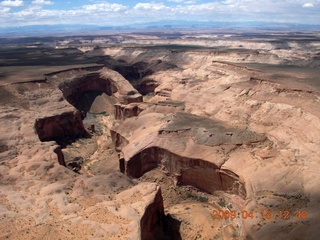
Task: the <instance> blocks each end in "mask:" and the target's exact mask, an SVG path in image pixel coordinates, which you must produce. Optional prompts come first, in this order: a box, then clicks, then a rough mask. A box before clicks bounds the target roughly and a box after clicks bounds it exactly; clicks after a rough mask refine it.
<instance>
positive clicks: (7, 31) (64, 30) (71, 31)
mask: <svg viewBox="0 0 320 240" xmlns="http://www.w3.org/2000/svg"><path fill="white" fill-rule="evenodd" d="M237 29H239V30H241V29H249V30H283V31H288V30H293V31H303V30H320V25H308V24H295V23H272V22H197V21H158V22H150V23H140V24H132V25H124V26H97V25H80V24H79V25H61V24H59V25H58V24H57V25H32V26H21V27H0V37H14V36H17V37H18V36H53V35H75V34H90V33H92V34H99V33H105V32H131V31H153V30H155V31H163V30H237Z"/></svg>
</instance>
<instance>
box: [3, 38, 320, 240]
mask: <svg viewBox="0 0 320 240" xmlns="http://www.w3.org/2000/svg"><path fill="white" fill-rule="evenodd" d="M19 41H20V42H19V43H15V44H13V43H12V44H2V45H0V108H1V111H0V132H1V134H0V238H1V239H134V240H135V239H184V240H189V239H206V240H207V239H318V236H319V233H320V209H319V206H320V191H319V185H320V175H319V170H320V167H319V165H320V150H319V149H320V148H319V146H320V33H318V32H286V33H280V32H257V33H249V32H248V33H236V32H233V33H221V32H220V33H209V32H206V33H199V32H194V33H189V32H179V33H176V32H175V33H173V32H166V33H155V32H153V33H139V34H138V33H137V34H133V33H132V34H117V35H110V36H81V37H59V38H58V37H57V38H38V39H35V40H34V39H31V40H30V39H29V40H28V41H27V40H26V39H20V40H19ZM6 42H8V41H6ZM0 43H1V41H0Z"/></svg>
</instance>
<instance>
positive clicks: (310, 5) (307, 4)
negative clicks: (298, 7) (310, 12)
mask: <svg viewBox="0 0 320 240" xmlns="http://www.w3.org/2000/svg"><path fill="white" fill-rule="evenodd" d="M302 7H304V8H313V7H314V5H313V4H312V3H305V4H303V5H302Z"/></svg>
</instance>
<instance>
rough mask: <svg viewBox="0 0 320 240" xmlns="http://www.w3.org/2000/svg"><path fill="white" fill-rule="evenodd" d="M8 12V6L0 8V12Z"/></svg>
mask: <svg viewBox="0 0 320 240" xmlns="http://www.w3.org/2000/svg"><path fill="white" fill-rule="evenodd" d="M8 12H10V8H8V7H4V8H0V13H8Z"/></svg>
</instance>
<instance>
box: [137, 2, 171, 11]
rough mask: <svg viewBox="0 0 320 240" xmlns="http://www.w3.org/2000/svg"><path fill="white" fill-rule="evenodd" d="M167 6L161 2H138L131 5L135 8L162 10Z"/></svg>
mask: <svg viewBox="0 0 320 240" xmlns="http://www.w3.org/2000/svg"><path fill="white" fill-rule="evenodd" d="M165 8H167V7H166V6H165V5H163V4H162V3H138V4H137V5H135V6H134V7H133V9H135V10H140V9H142V10H157V11H158V10H162V9H165Z"/></svg>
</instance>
